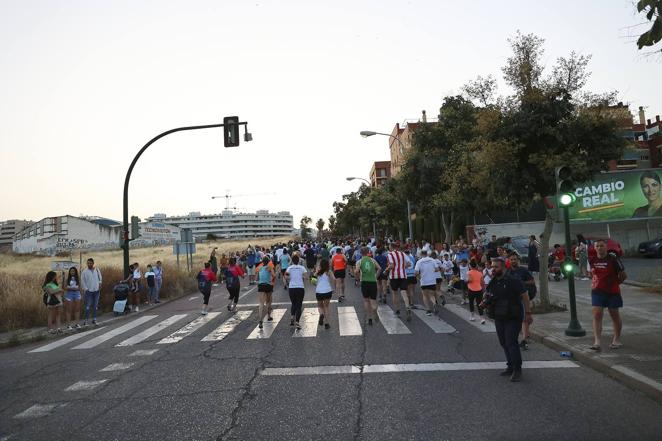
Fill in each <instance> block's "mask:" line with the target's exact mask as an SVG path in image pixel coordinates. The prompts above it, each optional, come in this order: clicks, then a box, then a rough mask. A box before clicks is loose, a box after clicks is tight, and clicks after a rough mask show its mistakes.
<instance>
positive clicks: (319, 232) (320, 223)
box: [315, 218, 324, 240]
mask: <svg viewBox="0 0 662 441" xmlns="http://www.w3.org/2000/svg"><path fill="white" fill-rule="evenodd" d="M315 226H316V227H317V239H318V240H319V239H321V238H322V232H323V231H324V219H322V218H319V219H317V223H316V224H315Z"/></svg>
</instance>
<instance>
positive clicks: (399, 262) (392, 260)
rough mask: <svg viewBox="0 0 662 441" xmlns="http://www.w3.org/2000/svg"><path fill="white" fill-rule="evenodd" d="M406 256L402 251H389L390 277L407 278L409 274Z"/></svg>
mask: <svg viewBox="0 0 662 441" xmlns="http://www.w3.org/2000/svg"><path fill="white" fill-rule="evenodd" d="M405 259H406V256H405V253H403V252H402V251H389V253H388V263H389V264H390V265H391V271H390V272H389V276H388V277H389V279H406V278H407V274H406V271H405V265H406V260H405Z"/></svg>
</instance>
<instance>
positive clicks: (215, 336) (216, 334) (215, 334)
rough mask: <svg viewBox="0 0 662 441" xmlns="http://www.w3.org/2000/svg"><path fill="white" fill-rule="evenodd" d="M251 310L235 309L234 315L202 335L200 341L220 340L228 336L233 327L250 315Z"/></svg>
mask: <svg viewBox="0 0 662 441" xmlns="http://www.w3.org/2000/svg"><path fill="white" fill-rule="evenodd" d="M252 313H253V311H237V313H236V314H235V315H233V316H232V317H230V318H229V319H227V320H226V321H225V322H223V324H222V325H221V326H219V327H218V328H216V329H214V330H213V331H212V332H211V333H210V334H209V335H207V336H206V337H204V338H203V339H202V340H200V341H220V340H223V339H224V338H225V337H227V336H228V334H230V333H231V332H232V331H234V328H236V327H237V326H239V324H240V323H241V322H242V321H244V320H246V319H247V318H248V317H250V316H251V314H252Z"/></svg>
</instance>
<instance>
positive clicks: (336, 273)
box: [331, 247, 347, 303]
mask: <svg viewBox="0 0 662 441" xmlns="http://www.w3.org/2000/svg"><path fill="white" fill-rule="evenodd" d="M335 250H336V253H335V254H334V255H333V257H332V258H331V265H332V269H333V277H335V279H336V292H337V293H338V302H340V303H342V302H344V301H345V273H346V272H347V258H346V257H345V255H344V254H343V252H342V248H340V247H337V248H335Z"/></svg>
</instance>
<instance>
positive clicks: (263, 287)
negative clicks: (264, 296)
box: [257, 283, 274, 293]
mask: <svg viewBox="0 0 662 441" xmlns="http://www.w3.org/2000/svg"><path fill="white" fill-rule="evenodd" d="M257 292H266V293H270V292H274V286H273V285H272V284H270V283H260V284H259V285H257Z"/></svg>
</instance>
